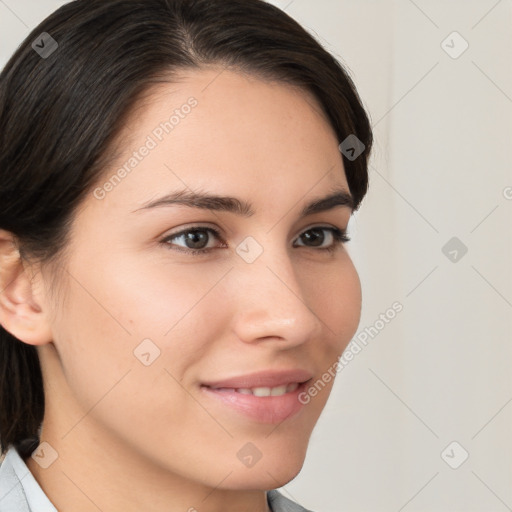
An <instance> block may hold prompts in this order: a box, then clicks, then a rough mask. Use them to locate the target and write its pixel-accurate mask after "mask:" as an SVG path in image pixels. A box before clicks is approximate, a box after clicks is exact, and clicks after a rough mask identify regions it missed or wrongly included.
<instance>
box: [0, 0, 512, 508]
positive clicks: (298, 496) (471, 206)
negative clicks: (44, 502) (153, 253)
mask: <svg viewBox="0 0 512 512" xmlns="http://www.w3.org/2000/svg"><path fill="white" fill-rule="evenodd" d="M63 3H64V2H59V1H50V0H0V65H1V66H3V65H4V64H5V62H6V60H7V59H8V57H9V56H10V55H11V53H12V52H13V51H14V50H15V48H16V47H17V45H19V44H20V43H21V41H22V40H23V39H24V38H25V37H26V36H27V35H28V33H29V32H30V30H32V28H33V27H34V26H36V25H37V24H38V23H39V22H40V21H41V20H42V19H43V18H44V17H45V16H46V15H48V14H49V13H50V12H52V11H53V10H55V9H56V8H57V7H58V6H59V5H62V4H63ZM272 3H274V4H275V5H277V6H279V7H281V8H282V9H284V10H285V11H286V12H287V13H288V14H290V15H291V16H292V17H294V18H295V19H296V20H297V21H299V22H300V23H301V24H303V26H305V27H306V28H307V29H308V30H310V31H311V32H312V33H313V35H315V36H316V37H318V39H319V40H320V41H321V42H322V43H323V44H324V45H325V47H326V48H327V49H328V50H330V51H331V52H333V53H334V54H335V55H336V56H337V57H338V59H339V60H340V61H341V63H342V64H343V65H345V66H346V68H347V69H348V71H349V73H350V74H351V76H352V78H353V79H354V81H355V83H356V86H357V88H358V90H359V93H360V95H361V97H362V99H363V102H364V104H365V105H366V107H367V109H368V111H369V113H370V116H371V119H372V124H373V127H374V130H375V139H376V141H375V148H374V153H373V158H372V164H371V175H370V180H371V181H370V183H371V184H370V188H371V190H370V193H369V195H368V197H367V198H366V199H365V201H364V202H363V206H362V207H361V210H360V212H358V213H357V214H356V215H355V217H354V219H353V221H352V222H351V235H352V239H353V241H352V242H351V243H350V244H349V245H348V247H349V250H350V251H351V253H352V255H353V258H354V261H355V263H356V266H357V268H358V270H359V273H360V276H361V280H362V284H363V295H364V299H363V314H362V318H361V323H360V327H359V330H358V333H357V335H356V336H355V340H356V341H357V340H361V339H363V338H364V336H365V334H366V337H367V341H366V345H363V344H359V345H360V347H362V348H361V349H360V350H359V351H358V352H357V353H355V354H354V355H353V356H352V359H351V360H350V362H349V363H348V364H347V366H345V367H344V369H343V370H342V372H341V373H340V374H339V376H338V379H337V381H336V384H335V388H334V391H333V395H332V396H331V399H330V401H329V403H328V406H327V408H326V410H325V412H324V414H323V415H322V417H321V419H320V422H319V424H318V426H317V428H316V429H315V431H314V433H313V436H312V439H311V445H310V450H309V453H308V457H307V459H306V462H305V465H304V468H303V471H302V472H301V474H300V475H299V476H298V477H297V478H296V479H295V480H294V481H293V482H291V483H290V484H288V485H287V486H286V487H285V488H283V489H282V491H283V492H284V493H285V494H288V495H289V496H290V497H292V498H293V499H294V500H296V501H298V502H300V503H301V504H302V505H303V506H305V507H306V508H311V509H312V510H314V511H316V512H340V511H351V512H355V511H361V512H362V511H368V512H369V511H372V512H401V511H405V512H413V511H415V512H423V511H425V512H427V511H429V512H444V511H446V512H448V511H465V512H470V511H485V512H501V511H505V510H512V487H511V485H510V483H511V482H512V440H511V439H512V435H511V434H512V403H511V402H512V372H511V366H512V348H511V347H512V343H511V339H512V157H511V148H512V30H511V25H512V2H511V1H505V0H501V1H496V0H479V1H474V0H473V1H468V0H451V1H450V2H447V1H441V0H415V1H413V0H395V1H392V0H380V1H378V0H337V1H335V0H315V1H313V0H291V1H290V0H283V1H281V0H274V1H273V2H272ZM466 250H467V252H465V251H466ZM397 302H398V303H399V304H400V305H401V306H402V307H403V309H402V311H401V312H399V313H398V314H396V315H395V316H394V318H393V319H392V320H389V318H388V316H389V315H388V316H386V311H388V309H389V308H390V307H391V305H392V304H393V303H397ZM380 315H384V316H386V319H387V320H388V321H387V322H384V323H383V321H382V320H380V319H381V318H382V317H381V316H380ZM379 320H380V321H379ZM352 346H353V345H352ZM354 352H355V350H354Z"/></svg>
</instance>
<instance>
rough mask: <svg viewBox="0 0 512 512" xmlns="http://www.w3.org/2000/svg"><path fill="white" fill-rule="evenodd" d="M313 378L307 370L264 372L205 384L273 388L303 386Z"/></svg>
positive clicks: (204, 384) (218, 386) (211, 386)
mask: <svg viewBox="0 0 512 512" xmlns="http://www.w3.org/2000/svg"><path fill="white" fill-rule="evenodd" d="M311 378H312V374H311V373H310V372H308V371H307V370H302V369H290V370H264V371H259V372H255V373H250V374H246V375H239V376H236V377H229V378H227V379H222V380H217V381H211V382H203V383H202V385H203V386H208V387H210V388H234V389H238V388H273V387H278V386H284V385H286V384H291V383H294V382H297V383H299V384H302V383H303V382H306V381H308V380H309V379H311Z"/></svg>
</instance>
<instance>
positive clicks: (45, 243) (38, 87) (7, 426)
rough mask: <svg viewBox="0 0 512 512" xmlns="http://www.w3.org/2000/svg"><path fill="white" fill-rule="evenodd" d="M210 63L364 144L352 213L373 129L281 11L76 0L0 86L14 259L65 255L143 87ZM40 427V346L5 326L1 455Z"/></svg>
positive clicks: (204, 1)
mask: <svg viewBox="0 0 512 512" xmlns="http://www.w3.org/2000/svg"><path fill="white" fill-rule="evenodd" d="M43 33H45V34H49V36H50V37H51V38H52V39H53V40H54V41H56V45H55V43H52V42H51V39H49V37H48V36H47V35H42V34H43ZM354 43H356V42H354ZM36 44H37V45H38V46H35V45H36ZM51 44H54V46H53V47H52V46H51ZM38 50H39V51H38ZM42 52H43V53H42ZM44 52H47V54H44ZM210 64H215V65H220V66H224V67H229V68H232V69H233V70H238V71H240V72H244V73H249V74H252V75H254V76H258V77H262V78H265V79H270V80H277V81H279V82H283V83H287V84H290V85H292V86H294V87H297V86H298V87H300V88H302V89H304V90H307V91H309V92H311V93H313V95H314V97H315V98H316V99H317V100H318V101H319V103H320V105H321V106H322V108H323V110H324V113H325V114H326V116H327V118H328V120H329V121H330V123H331V124H332V127H333V129H334V131H335V133H336V135H337V137H338V140H339V141H340V143H341V142H342V141H344V140H345V139H346V137H348V136H349V135H354V136H356V137H357V138H358V139H359V141H360V142H361V143H362V144H364V151H363V152H362V154H361V155H359V156H358V157H357V158H355V159H354V158H350V159H349V158H346V156H345V154H342V153H340V156H341V157H342V158H343V163H344V166H345V172H346V177H347V181H348V185H349V188H350V192H351V194H352V196H353V199H354V203H355V209H357V208H358V207H359V205H360V202H361V200H362V199H363V197H364V195H365V194H366V191H367V187H368V167H367V164H368V158H369V155H370V150H371V146H372V140H373V139H372V131H371V125H370V123H369V119H368V117H367V114H366V112H365V110H364V108H363V105H362V103H361V100H360V98H359V96H358V94H357V91H356V88H355V86H354V83H353V82H352V80H351V78H350V77H349V75H348V74H347V72H346V71H345V70H344V68H343V67H342V66H341V65H340V63H339V62H338V61H337V60H336V59H335V58H334V57H333V56H332V55H331V54H330V53H329V52H327V51H326V50H325V49H324V48H323V47H322V46H321V45H320V44H319V42H318V41H317V40H316V39H315V38H314V37H313V36H311V35H310V34H309V33H308V32H307V31H306V30H305V29H304V28H302V27H301V26H300V25H299V24H298V23H297V22H296V21H295V20H293V18H291V17H290V16H288V15H287V14H286V13H285V12H283V11H281V10H280V9H278V8H277V7H274V6H272V5H271V4H268V3H266V2H264V1H262V0H76V1H73V2H70V3H68V4H65V5H63V6H62V7H60V8H59V9H58V10H57V11H55V12H54V13H53V14H51V15H50V16H49V17H48V18H46V19H45V20H44V21H43V22H42V23H41V24H40V25H38V26H37V27H36V28H35V29H34V30H32V32H31V33H30V34H29V35H28V36H27V38H26V39H25V41H24V42H23V43H22V44H21V46H20V47H19V48H18V49H17V50H16V52H15V53H14V55H13V56H12V57H11V58H10V60H9V61H8V63H7V64H6V66H5V68H4V69H3V70H2V73H1V74H0V229H4V230H7V231H9V232H11V233H12V234H13V235H14V237H15V240H16V242H17V245H18V247H19V249H20V254H21V256H22V258H26V259H29V258H30V259H34V260H37V261H39V262H40V263H44V264H49V263H51V262H53V261H55V260H56V259H57V260H58V258H59V257H60V256H62V254H63V251H64V249H65V247H66V242H67V236H68V233H69V228H70V226H71V222H72V219H73V214H74V213H75V212H76V209H77V206H78V205H79V204H80V202H81V201H83V200H84V198H85V197H86V195H87V194H88V193H89V192H90V191H91V189H92V187H94V185H95V184H96V183H97V182H98V179H99V178H100V176H101V172H102V169H105V166H106V165H107V164H108V163H109V162H110V161H111V159H112V158H113V156H114V152H113V150H112V148H113V144H114V143H115V141H116V136H118V135H119V134H120V133H121V130H122V128H123V124H124V123H125V122H126V120H127V119H128V115H129V113H130V112H132V111H133V108H134V107H136V105H137V101H138V100H139V99H140V98H141V96H142V95H143V94H144V92H145V91H147V90H148V88H149V86H150V85H151V83H154V82H158V81H167V82H170V81H172V77H173V75H174V74H175V73H177V72H179V71H181V70H184V69H187V68H189V69H190V68H200V67H201V66H205V65H210ZM361 147H362V146H361ZM2 291H3V290H0V292H2ZM43 416H44V391H43V381H42V374H41V368H40V364H39V358H38V355H37V351H36V348H35V347H34V346H32V345H29V344H26V343H23V342H21V341H20V340H18V339H16V338H15V337H14V336H12V335H11V334H10V333H8V332H7V331H6V330H5V329H4V328H3V327H0V446H1V452H0V453H4V452H5V451H6V450H7V449H8V447H9V445H10V444H13V445H14V446H15V447H16V448H17V450H18V452H19V453H20V455H21V456H22V457H27V456H29V455H30V454H31V453H32V452H33V450H34V449H35V448H36V447H37V446H38V444H39V435H40V426H41V423H42V421H43Z"/></svg>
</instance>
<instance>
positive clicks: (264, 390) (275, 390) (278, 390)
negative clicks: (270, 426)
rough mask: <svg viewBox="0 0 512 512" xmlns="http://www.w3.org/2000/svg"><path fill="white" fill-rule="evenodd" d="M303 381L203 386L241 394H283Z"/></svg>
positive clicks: (293, 389)
mask: <svg viewBox="0 0 512 512" xmlns="http://www.w3.org/2000/svg"><path fill="white" fill-rule="evenodd" d="M301 384H303V383H299V382H290V383H289V384H283V385H282V386H275V387H272V388H271V387H255V388H227V387H226V388H222V387H212V386H205V387H208V388H210V389H212V390H214V391H218V392H219V393H233V392H234V393H240V394H241V395H253V396H259V397H263V396H283V395H286V393H293V392H294V391H295V390H297V389H298V388H299V386H300V385H301Z"/></svg>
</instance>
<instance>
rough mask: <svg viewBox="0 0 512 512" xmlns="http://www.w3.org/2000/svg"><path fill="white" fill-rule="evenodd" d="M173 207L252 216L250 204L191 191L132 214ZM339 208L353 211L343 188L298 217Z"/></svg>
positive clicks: (322, 199) (144, 206)
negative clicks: (180, 206) (181, 206)
mask: <svg viewBox="0 0 512 512" xmlns="http://www.w3.org/2000/svg"><path fill="white" fill-rule="evenodd" d="M173 205H183V206H188V207H190V208H201V209H204V210H215V211H223V212H230V213H234V214H236V215H240V216H243V217H251V216H252V215H254V210H253V208H252V205H251V203H250V202H247V201H244V200H240V199H238V198H236V197H231V196H219V195H214V194H210V193H207V192H201V191H200V192H194V191H191V190H178V191H175V192H171V193H170V194H166V195H165V196H162V197H160V198H158V199H154V200H152V201H150V202H147V203H144V204H143V205H142V206H141V207H140V208H137V209H136V210H133V212H132V213H135V212H137V211H140V210H142V211H144V210H151V209H154V208H160V207H164V206H173ZM339 206H343V207H347V208H350V210H353V209H354V199H353V198H352V195H351V194H350V193H349V192H348V191H347V190H345V189H343V188H339V189H335V190H333V191H331V193H330V194H329V195H327V196H325V197H321V198H316V199H314V200H313V201H311V202H310V203H308V204H306V205H305V206H304V208H303V209H302V211H301V213H300V215H301V217H306V216H307V215H313V214H315V213H320V212H325V211H327V210H331V209H333V208H336V207H339Z"/></svg>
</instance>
